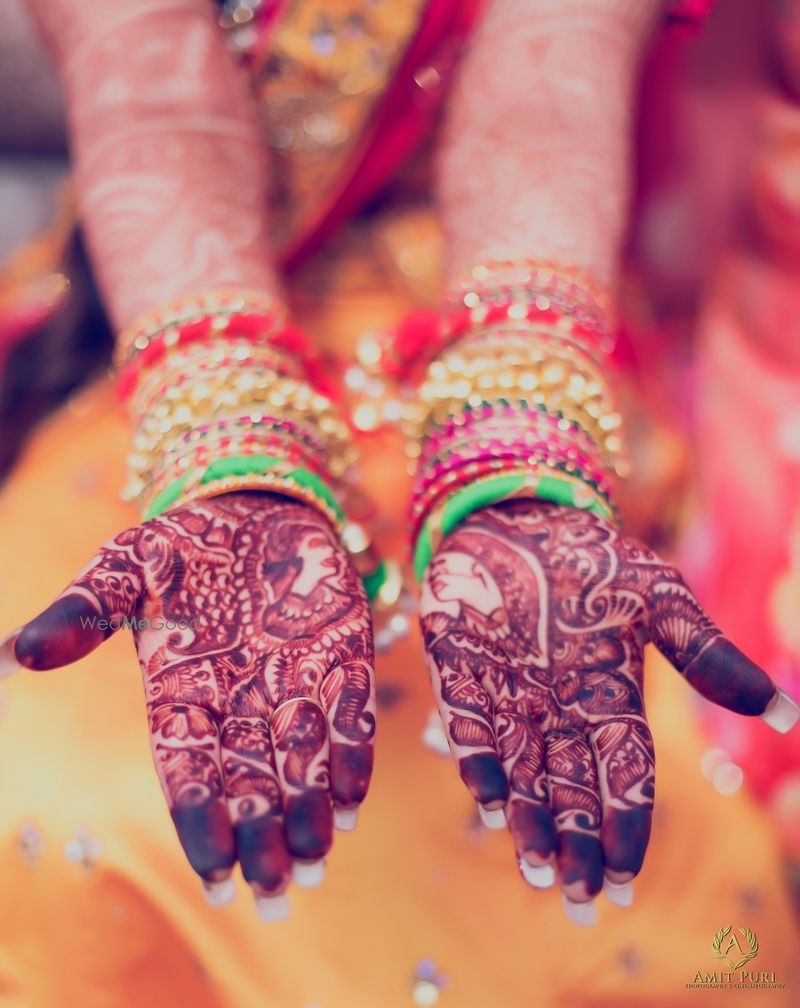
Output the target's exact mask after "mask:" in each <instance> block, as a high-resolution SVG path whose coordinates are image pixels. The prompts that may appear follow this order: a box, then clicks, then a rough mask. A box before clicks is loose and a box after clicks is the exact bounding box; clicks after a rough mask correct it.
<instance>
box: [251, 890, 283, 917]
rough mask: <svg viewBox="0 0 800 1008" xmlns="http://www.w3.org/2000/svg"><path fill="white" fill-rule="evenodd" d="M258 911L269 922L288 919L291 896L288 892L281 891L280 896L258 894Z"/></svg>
mask: <svg viewBox="0 0 800 1008" xmlns="http://www.w3.org/2000/svg"><path fill="white" fill-rule="evenodd" d="M256 913H257V914H258V916H259V917H260V918H261V920H263V921H267V923H269V924H272V923H275V922H277V921H282V920H286V918H287V917H288V916H289V897H288V896H287V895H286V893H281V895H280V896H256Z"/></svg>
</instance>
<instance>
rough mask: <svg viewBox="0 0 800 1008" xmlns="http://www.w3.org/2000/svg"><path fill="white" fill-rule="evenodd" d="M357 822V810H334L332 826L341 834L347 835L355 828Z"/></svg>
mask: <svg viewBox="0 0 800 1008" xmlns="http://www.w3.org/2000/svg"><path fill="white" fill-rule="evenodd" d="M357 822H358V809H357V808H334V810H333V825H334V826H335V827H336V829H338V830H341V831H342V832H343V833H348V832H349V831H350V830H354V829H355V828H356V823H357Z"/></svg>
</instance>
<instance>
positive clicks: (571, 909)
mask: <svg viewBox="0 0 800 1008" xmlns="http://www.w3.org/2000/svg"><path fill="white" fill-rule="evenodd" d="M561 901H562V903H563V904H564V910H565V912H566V915H567V917H569V919H570V920H571V921H572V922H573V924H580V925H581V926H582V927H587V926H589V925H591V924H596V923H597V907H596V906H595V905H594V900H589V902H588V903H573V902H572V900H571V899H570V898H569V897H568V896H565V895H564V893H562V894H561Z"/></svg>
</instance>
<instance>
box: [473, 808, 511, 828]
mask: <svg viewBox="0 0 800 1008" xmlns="http://www.w3.org/2000/svg"><path fill="white" fill-rule="evenodd" d="M478 815H480V817H481V822H482V823H483V825H484V826H485V827H486V829H505V828H506V814H505V811H504V810H503V809H501V808H496V809H487V808H484V807H483V805H479V806H478Z"/></svg>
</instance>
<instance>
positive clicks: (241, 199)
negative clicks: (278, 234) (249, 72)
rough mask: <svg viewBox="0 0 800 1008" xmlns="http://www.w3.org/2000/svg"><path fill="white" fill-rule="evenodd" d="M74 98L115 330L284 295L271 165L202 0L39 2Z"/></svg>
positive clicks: (88, 226) (81, 183)
mask: <svg viewBox="0 0 800 1008" xmlns="http://www.w3.org/2000/svg"><path fill="white" fill-rule="evenodd" d="M29 3H30V6H31V8H32V10H33V12H34V15H35V16H36V19H37V21H38V22H39V24H40V26H41V29H42V32H43V34H44V36H45V39H46V40H47V42H48V45H49V48H50V50H51V52H52V54H53V57H54V59H55V62H56V65H57V68H58V71H59V75H60V77H61V80H62V83H63V87H64V91H65V94H66V99H67V110H68V118H69V126H70V135H71V144H72V152H73V158H74V162H75V170H76V185H77V195H78V201H79V205H80V213H81V217H82V220H83V222H84V225H85V230H86V234H87V238H88V242H89V247H90V251H91V254H92V261H93V266H94V269H95V273H96V276H97V279H98V281H99V283H100V286H101V289H102V292H103V295H104V299H105V303H106V306H107V309H108V311H109V312H110V314H111V317H112V320H113V322H114V324H115V326H116V327H117V328H122V327H124V326H125V325H127V324H128V323H130V322H131V320H132V319H134V318H135V317H137V316H139V315H141V314H142V313H144V312H145V311H147V310H149V309H151V308H153V307H154V306H156V305H161V304H167V303H169V302H171V301H173V300H174V299H175V298H177V297H179V296H182V295H185V294H188V293H195V292H197V291H201V290H206V289H208V288H210V287H215V286H220V285H225V284H234V285H239V286H243V287H250V288H253V289H256V290H267V291H274V290H275V289H276V280H275V276H274V273H273V270H272V257H271V251H270V241H269V220H268V199H267V195H268V171H267V168H268V165H267V156H266V150H265V146H264V143H263V137H262V134H261V132H260V129H259V126H258V122H257V118H256V114H255V111H254V108H253V102H252V98H251V96H250V95H249V93H248V87H247V83H246V81H245V79H244V78H243V76H242V75H241V74H240V72H239V70H238V68H237V67H236V66H235V64H234V62H233V59H232V57H231V55H230V54H229V53H228V51H227V50H226V48H225V43H224V39H223V38H222V33H221V32H220V30H219V27H218V25H217V23H216V20H215V15H214V8H213V5H212V4H210V3H207V2H205V0H158V2H151V0H131V2H129V3H124V4H122V3H120V4H115V3H106V2H103V0H29Z"/></svg>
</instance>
